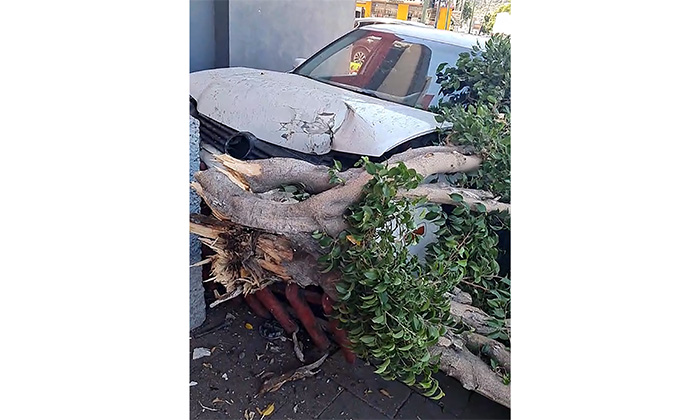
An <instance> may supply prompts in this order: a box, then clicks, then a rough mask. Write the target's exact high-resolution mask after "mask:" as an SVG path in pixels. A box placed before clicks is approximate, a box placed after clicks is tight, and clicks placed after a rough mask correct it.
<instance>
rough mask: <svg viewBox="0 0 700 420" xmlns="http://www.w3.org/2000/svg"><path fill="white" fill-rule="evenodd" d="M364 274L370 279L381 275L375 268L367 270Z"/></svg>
mask: <svg viewBox="0 0 700 420" xmlns="http://www.w3.org/2000/svg"><path fill="white" fill-rule="evenodd" d="M364 275H365V277H367V278H368V279H370V280H376V279H377V278H378V277H379V273H378V272H377V270H375V269H372V270H369V271H365V273H364Z"/></svg>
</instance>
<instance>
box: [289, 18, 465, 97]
mask: <svg viewBox="0 0 700 420" xmlns="http://www.w3.org/2000/svg"><path fill="white" fill-rule="evenodd" d="M465 51H467V49H466V48H462V47H458V46H454V45H450V44H443V43H439V42H434V41H428V40H424V39H418V38H412V37H403V36H400V35H397V34H394V33H389V32H382V31H376V30H371V28H368V29H358V30H355V31H353V32H350V33H349V34H347V35H346V36H344V37H342V38H340V39H339V40H338V41H336V42H334V43H333V44H331V45H329V46H328V47H326V48H325V49H324V50H322V51H321V52H319V53H318V54H317V55H316V56H314V57H312V58H311V59H310V60H308V61H307V62H306V63H304V64H303V65H302V66H300V67H299V68H297V69H296V70H295V73H298V74H301V75H304V76H308V77H311V78H313V79H316V80H319V81H321V82H325V83H329V84H333V85H336V86H340V87H343V88H346V89H349V90H354V91H358V92H361V93H365V94H368V95H371V96H376V97H379V98H381V99H386V100H389V101H392V102H397V103H401V104H404V105H409V106H414V107H417V108H422V109H428V107H429V106H432V105H436V104H437V100H438V98H437V96H438V93H439V90H440V86H439V85H438V84H437V83H435V73H436V71H437V67H438V65H440V63H443V62H447V63H448V64H450V65H453V64H454V63H455V62H456V61H457V58H458V56H459V54H460V53H461V52H465Z"/></svg>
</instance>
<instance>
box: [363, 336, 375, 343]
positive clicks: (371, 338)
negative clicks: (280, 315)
mask: <svg viewBox="0 0 700 420" xmlns="http://www.w3.org/2000/svg"><path fill="white" fill-rule="evenodd" d="M360 341H362V342H363V343H365V344H372V343H374V342H375V341H376V338H375V337H374V336H372V335H363V336H362V337H360Z"/></svg>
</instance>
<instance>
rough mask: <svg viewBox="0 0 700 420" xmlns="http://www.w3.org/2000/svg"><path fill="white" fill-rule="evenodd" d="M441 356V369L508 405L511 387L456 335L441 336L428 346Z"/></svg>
mask: <svg viewBox="0 0 700 420" xmlns="http://www.w3.org/2000/svg"><path fill="white" fill-rule="evenodd" d="M430 352H431V354H433V355H435V354H439V355H440V370H442V371H443V372H445V374H447V375H448V376H451V377H453V378H455V379H457V380H458V381H459V382H460V383H461V384H462V386H463V387H464V388H466V389H468V390H471V391H474V392H477V393H479V394H481V395H483V396H485V397H486V398H488V399H490V400H492V401H495V402H497V403H499V404H501V405H504V406H506V407H509V408H510V386H509V385H506V384H504V383H503V379H502V378H501V377H500V376H499V375H498V374H497V373H496V372H494V371H493V370H491V367H490V366H488V365H487V364H486V363H485V362H484V361H483V360H481V359H480V358H479V357H478V356H476V355H474V354H472V353H471V352H470V351H468V350H466V349H465V345H464V343H463V342H462V340H460V339H459V338H456V337H440V339H439V341H438V344H437V345H436V346H434V347H433V348H431V350H430Z"/></svg>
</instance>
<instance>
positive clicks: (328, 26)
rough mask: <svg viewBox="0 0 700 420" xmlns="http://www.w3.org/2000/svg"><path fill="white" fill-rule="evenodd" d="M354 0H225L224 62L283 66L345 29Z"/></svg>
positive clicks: (349, 25) (281, 68) (287, 67)
mask: <svg viewBox="0 0 700 420" xmlns="http://www.w3.org/2000/svg"><path fill="white" fill-rule="evenodd" d="M354 19H355V0H230V2H229V28H230V31H229V34H230V36H229V65H230V66H231V67H236V66H242V67H253V68H260V69H265V70H277V71H288V70H291V69H292V68H293V67H294V59H295V58H297V57H304V58H308V57H309V56H310V55H311V54H313V53H315V52H316V51H318V50H319V49H321V48H322V47H324V46H326V45H327V44H328V43H330V42H331V41H333V40H334V39H335V38H337V37H339V36H340V35H342V34H344V33H346V32H348V31H350V30H351V29H352V27H353V23H354Z"/></svg>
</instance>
